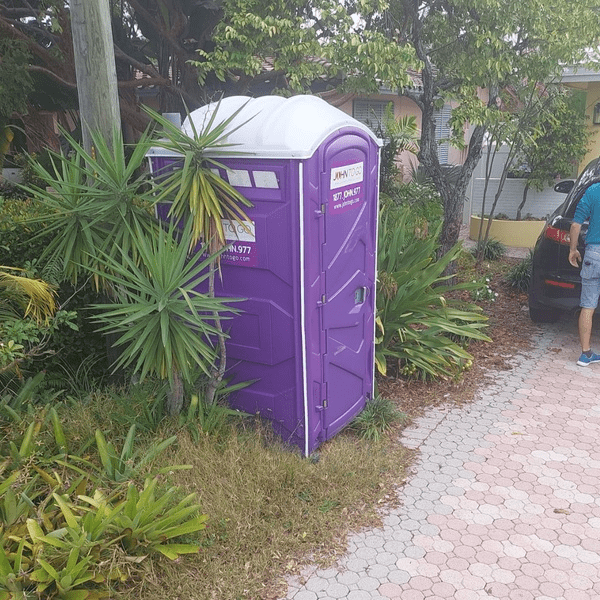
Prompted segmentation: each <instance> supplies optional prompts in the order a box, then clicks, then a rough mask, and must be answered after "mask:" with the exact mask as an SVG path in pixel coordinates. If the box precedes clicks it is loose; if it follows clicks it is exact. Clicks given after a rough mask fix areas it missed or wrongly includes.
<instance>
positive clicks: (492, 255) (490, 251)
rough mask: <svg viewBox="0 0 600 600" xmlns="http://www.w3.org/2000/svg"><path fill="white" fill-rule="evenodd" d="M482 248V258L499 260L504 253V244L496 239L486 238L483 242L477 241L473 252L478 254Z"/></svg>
mask: <svg viewBox="0 0 600 600" xmlns="http://www.w3.org/2000/svg"><path fill="white" fill-rule="evenodd" d="M482 248H483V252H482V258H483V259H484V260H499V259H501V258H502V257H503V256H504V255H505V254H506V246H505V245H504V244H503V243H502V242H500V241H498V240H488V241H487V242H485V243H484V242H478V243H477V246H476V247H475V248H474V249H473V254H475V255H478V254H479V253H480V252H481V251H482V250H481V249H482Z"/></svg>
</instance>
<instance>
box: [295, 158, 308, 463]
mask: <svg viewBox="0 0 600 600" xmlns="http://www.w3.org/2000/svg"><path fill="white" fill-rule="evenodd" d="M298 188H299V194H298V200H299V207H298V211H299V216H300V337H301V344H302V393H303V396H304V456H308V435H309V429H308V369H307V360H306V353H307V348H306V300H305V291H306V285H305V281H306V271H305V265H304V163H302V162H300V163H299V165H298Z"/></svg>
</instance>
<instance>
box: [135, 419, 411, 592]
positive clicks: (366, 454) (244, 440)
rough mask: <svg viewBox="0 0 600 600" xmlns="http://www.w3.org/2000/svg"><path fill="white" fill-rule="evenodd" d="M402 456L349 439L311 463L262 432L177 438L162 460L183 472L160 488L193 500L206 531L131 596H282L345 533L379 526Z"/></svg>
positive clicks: (392, 498)
mask: <svg viewBox="0 0 600 600" xmlns="http://www.w3.org/2000/svg"><path fill="white" fill-rule="evenodd" d="M411 458H412V453H411V452H410V451H408V450H407V449H406V448H403V447H402V446H401V445H400V444H399V443H398V442H397V441H394V439H393V438H392V437H389V438H386V439H383V440H381V441H380V442H379V443H377V444H369V443H366V442H365V441H361V440H358V439H357V438H356V437H355V436H353V435H352V434H345V433H343V434H341V435H338V436H337V437H336V438H335V439H334V440H333V441H332V442H330V443H327V444H326V445H324V446H323V447H322V448H321V450H320V454H319V459H318V460H310V459H304V458H302V457H300V456H299V455H298V454H297V453H295V452H292V451H290V450H289V449H285V448H283V447H282V446H281V444H279V443H278V442H277V440H275V439H273V437H272V436H270V435H269V434H268V433H267V432H265V431H262V430H260V429H259V430H258V431H253V432H252V433H242V434H241V435H232V436H230V437H228V438H226V439H223V440H221V441H217V440H215V439H214V438H212V437H208V436H204V437H202V438H201V439H200V441H199V442H198V443H197V444H195V443H193V442H192V441H191V440H190V438H189V437H187V436H181V438H180V442H179V446H178V448H177V449H174V450H173V451H172V452H171V453H170V455H168V456H167V455H165V456H164V457H163V460H165V461H168V462H169V463H179V464H184V463H185V464H191V465H193V468H192V469H191V470H190V471H184V472H176V473H173V474H172V476H171V478H170V482H169V483H177V484H179V485H181V486H182V488H183V489H184V491H185V492H192V491H194V492H196V493H197V494H198V498H199V500H200V503H201V505H202V509H203V512H205V513H206V514H208V515H209V526H208V528H207V530H206V532H204V533H205V536H204V538H203V542H202V543H203V549H202V551H201V553H200V554H199V555H198V556H197V557H195V556H187V557H185V558H184V559H182V560H180V561H179V562H177V563H167V562H166V561H162V562H161V563H160V564H158V565H155V566H154V570H153V572H152V573H148V574H147V577H145V578H144V582H143V584H140V586H139V587H137V588H136V589H135V590H131V596H132V597H136V598H140V599H141V600H150V599H152V600H163V599H164V600H175V599H177V598H181V599H186V600H187V599H194V600H203V599H211V600H212V599H215V600H223V599H228V600H229V599H231V600H234V599H238V598H240V599H241V598H244V599H246V598H248V599H250V598H252V599H260V600H267V599H272V598H277V597H281V595H285V591H286V583H285V578H284V577H285V574H289V573H293V572H297V571H298V570H299V568H300V567H301V566H302V564H303V562H305V561H306V560H307V559H308V558H310V561H311V562H313V563H314V562H316V563H319V564H323V565H324V564H330V563H331V562H332V560H333V559H334V558H335V557H336V556H338V555H339V553H340V552H343V551H344V550H345V536H346V534H347V533H348V532H349V531H355V530H359V529H361V528H363V527H367V526H375V525H377V524H378V523H379V522H380V518H381V515H380V513H379V511H378V508H380V507H382V506H384V505H387V506H389V505H390V504H392V503H394V502H396V501H397V499H396V494H395V490H396V488H397V486H398V485H399V484H400V483H401V482H402V481H403V480H404V478H405V474H406V469H407V466H408V465H409V463H410V461H411Z"/></svg>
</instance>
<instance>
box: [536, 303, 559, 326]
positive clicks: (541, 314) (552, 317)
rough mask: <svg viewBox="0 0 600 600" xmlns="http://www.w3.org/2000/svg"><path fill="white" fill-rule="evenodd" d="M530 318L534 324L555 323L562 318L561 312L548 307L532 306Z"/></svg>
mask: <svg viewBox="0 0 600 600" xmlns="http://www.w3.org/2000/svg"><path fill="white" fill-rule="evenodd" d="M529 317H530V319H531V320H532V321H533V322H534V323H555V322H556V321H558V317H560V310H558V309H557V308H549V307H546V306H544V307H539V306H531V304H530V305H529Z"/></svg>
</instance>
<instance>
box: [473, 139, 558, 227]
mask: <svg viewBox="0 0 600 600" xmlns="http://www.w3.org/2000/svg"><path fill="white" fill-rule="evenodd" d="M507 154H508V150H507V149H502V150H501V151H500V152H498V155H497V156H496V159H495V161H494V165H493V169H492V177H491V179H490V180H489V183H488V189H487V192H486V195H485V213H486V214H489V211H490V207H491V206H492V204H493V202H494V198H495V196H496V192H497V190H498V186H499V183H500V174H501V171H502V168H503V165H504V162H505V161H506V157H507ZM485 159H486V149H485V148H484V154H483V157H482V159H481V161H480V162H479V164H478V165H477V167H476V169H475V171H474V173H473V179H472V181H471V184H470V186H469V192H468V198H467V203H466V204H467V206H465V211H464V220H465V223H466V222H468V219H469V217H470V215H472V214H473V215H478V216H479V215H480V214H481V205H482V201H483V193H484V188H485ZM526 183H527V180H525V179H506V181H505V183H504V187H503V189H502V192H501V195H500V198H499V200H498V204H497V205H496V209H495V210H494V214H498V213H504V214H505V215H508V216H509V218H511V219H514V218H515V217H516V215H517V208H518V206H519V204H520V203H521V200H522V198H523V190H524V188H525V184H526ZM565 197H566V195H565V194H559V193H558V192H555V191H554V189H553V188H552V186H549V187H547V188H546V189H544V190H543V191H541V192H538V191H536V190H534V189H531V188H530V189H529V192H528V193H527V202H526V203H525V206H524V207H523V209H522V211H521V214H522V216H523V217H525V215H527V214H528V213H529V214H531V215H532V216H533V217H535V218H539V219H543V218H546V217H547V216H548V215H550V214H552V213H553V212H554V210H555V209H556V208H557V207H558V206H560V204H562V202H563V201H564V199H565Z"/></svg>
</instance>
